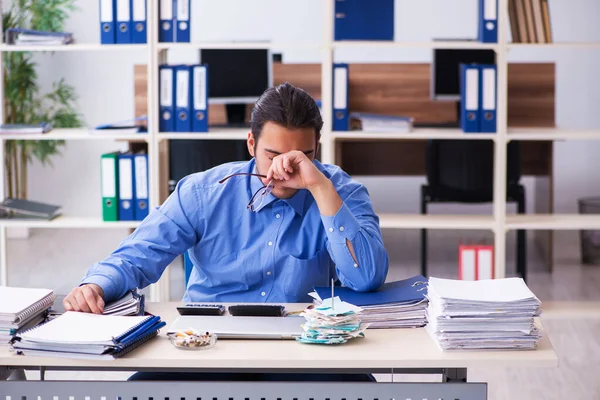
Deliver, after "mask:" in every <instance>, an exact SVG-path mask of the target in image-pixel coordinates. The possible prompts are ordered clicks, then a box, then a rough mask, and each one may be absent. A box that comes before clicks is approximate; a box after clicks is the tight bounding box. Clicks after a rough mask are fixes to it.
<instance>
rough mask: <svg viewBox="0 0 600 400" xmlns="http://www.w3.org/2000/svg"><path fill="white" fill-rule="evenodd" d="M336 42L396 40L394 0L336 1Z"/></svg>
mask: <svg viewBox="0 0 600 400" xmlns="http://www.w3.org/2000/svg"><path fill="white" fill-rule="evenodd" d="M334 18H335V20H334V40H394V0H371V1H364V0H336V1H335V13H334Z"/></svg>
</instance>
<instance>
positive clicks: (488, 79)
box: [479, 64, 498, 133]
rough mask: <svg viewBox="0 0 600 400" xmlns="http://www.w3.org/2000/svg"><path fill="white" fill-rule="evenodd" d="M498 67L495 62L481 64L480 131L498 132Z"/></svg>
mask: <svg viewBox="0 0 600 400" xmlns="http://www.w3.org/2000/svg"><path fill="white" fill-rule="evenodd" d="M496 71H497V69H496V66H495V65H493V64H489V65H488V64H483V65H479V82H480V83H479V85H480V86H481V97H480V99H479V100H480V101H479V121H480V129H479V131H480V132H486V133H494V132H496V103H497V96H498V94H497V92H498V91H497V87H498V86H497V82H498V79H497V73H496Z"/></svg>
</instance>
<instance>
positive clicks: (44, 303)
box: [0, 286, 56, 345]
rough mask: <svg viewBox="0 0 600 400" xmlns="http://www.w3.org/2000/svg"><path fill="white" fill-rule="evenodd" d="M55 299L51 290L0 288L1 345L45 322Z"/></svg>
mask: <svg viewBox="0 0 600 400" xmlns="http://www.w3.org/2000/svg"><path fill="white" fill-rule="evenodd" d="M55 299H56V295H55V294H54V292H53V291H52V290H50V289H37V288H18V287H10V286H0V344H2V345H8V344H9V342H10V340H11V339H12V338H13V337H14V336H15V335H16V334H18V333H19V332H22V331H24V330H27V329H30V328H33V327H35V326H36V325H39V324H41V323H42V322H44V321H45V320H46V317H47V314H48V309H49V308H50V307H51V306H52V304H54V300H55Z"/></svg>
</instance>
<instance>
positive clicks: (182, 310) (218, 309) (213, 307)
mask: <svg viewBox="0 0 600 400" xmlns="http://www.w3.org/2000/svg"><path fill="white" fill-rule="evenodd" d="M177 311H178V312H179V315H223V313H224V312H225V306H223V305H221V304H198V303H187V304H185V305H182V306H178V307H177Z"/></svg>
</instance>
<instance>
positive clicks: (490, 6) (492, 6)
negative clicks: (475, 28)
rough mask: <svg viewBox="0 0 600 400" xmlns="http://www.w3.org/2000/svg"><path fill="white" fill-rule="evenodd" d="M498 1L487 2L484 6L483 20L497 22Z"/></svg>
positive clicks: (486, 0)
mask: <svg viewBox="0 0 600 400" xmlns="http://www.w3.org/2000/svg"><path fill="white" fill-rule="evenodd" d="M496 1H497V0H485V1H484V6H483V19H484V20H494V21H495V20H496V19H497V16H496V14H497V13H496Z"/></svg>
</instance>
